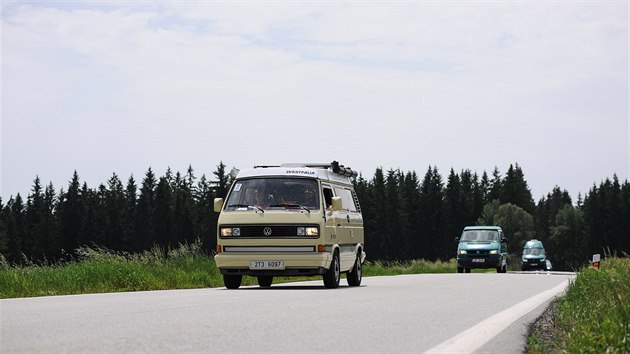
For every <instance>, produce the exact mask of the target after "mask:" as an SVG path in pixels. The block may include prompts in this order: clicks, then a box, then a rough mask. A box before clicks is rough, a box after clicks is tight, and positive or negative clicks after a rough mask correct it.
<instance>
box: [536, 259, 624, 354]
mask: <svg viewBox="0 0 630 354" xmlns="http://www.w3.org/2000/svg"><path fill="white" fill-rule="evenodd" d="M552 318H553V322H554V323H553V326H551V327H550V328H551V330H552V331H553V332H554V333H553V337H554V338H553V339H550V338H549V337H551V336H549V335H548V334H547V335H545V334H544V333H533V335H532V336H531V337H530V340H529V341H530V348H529V352H530V353H546V352H554V353H555V352H568V353H630V258H627V257H626V258H620V257H608V258H606V259H605V260H604V261H603V262H602V264H601V269H599V270H597V269H594V268H586V269H583V270H582V271H581V272H579V274H578V276H577V277H576V278H575V281H573V282H572V283H571V284H570V285H569V287H568V289H567V293H566V296H565V297H564V298H562V299H561V300H560V301H559V302H558V304H557V305H556V306H555V307H554V311H553V313H552ZM541 338H547V339H546V341H545V340H544V339H541ZM549 341H551V342H552V343H549Z"/></svg>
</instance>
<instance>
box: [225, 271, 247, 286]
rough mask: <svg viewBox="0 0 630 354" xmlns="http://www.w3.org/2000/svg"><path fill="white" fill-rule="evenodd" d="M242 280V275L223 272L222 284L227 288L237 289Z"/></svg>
mask: <svg viewBox="0 0 630 354" xmlns="http://www.w3.org/2000/svg"><path fill="white" fill-rule="evenodd" d="M242 280H243V276H242V275H232V274H223V284H224V285H225V287H226V288H228V289H238V288H239V287H240V286H241V281H242Z"/></svg>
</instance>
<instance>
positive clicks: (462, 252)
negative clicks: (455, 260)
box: [457, 250, 468, 254]
mask: <svg viewBox="0 0 630 354" xmlns="http://www.w3.org/2000/svg"><path fill="white" fill-rule="evenodd" d="M467 253H468V252H466V250H457V254H467Z"/></svg>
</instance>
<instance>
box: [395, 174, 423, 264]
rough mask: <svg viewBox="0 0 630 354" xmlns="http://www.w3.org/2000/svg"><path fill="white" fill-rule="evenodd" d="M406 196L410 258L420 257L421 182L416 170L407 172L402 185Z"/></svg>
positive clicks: (402, 190)
mask: <svg viewBox="0 0 630 354" xmlns="http://www.w3.org/2000/svg"><path fill="white" fill-rule="evenodd" d="M400 190H401V193H402V194H403V195H404V196H405V199H404V201H405V204H406V206H405V208H406V212H405V215H406V217H407V220H406V230H405V231H404V232H406V233H407V234H408V241H407V242H408V245H409V246H408V258H411V259H414V258H419V257H420V254H419V248H418V241H417V240H418V239H419V238H420V237H421V234H420V227H421V225H420V222H419V217H420V182H419V180H418V175H416V173H415V172H407V174H406V175H405V178H404V181H403V182H402V183H401V187H400Z"/></svg>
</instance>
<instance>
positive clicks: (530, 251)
mask: <svg viewBox="0 0 630 354" xmlns="http://www.w3.org/2000/svg"><path fill="white" fill-rule="evenodd" d="M528 255H529V256H544V255H545V249H544V248H524V249H523V256H528Z"/></svg>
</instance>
